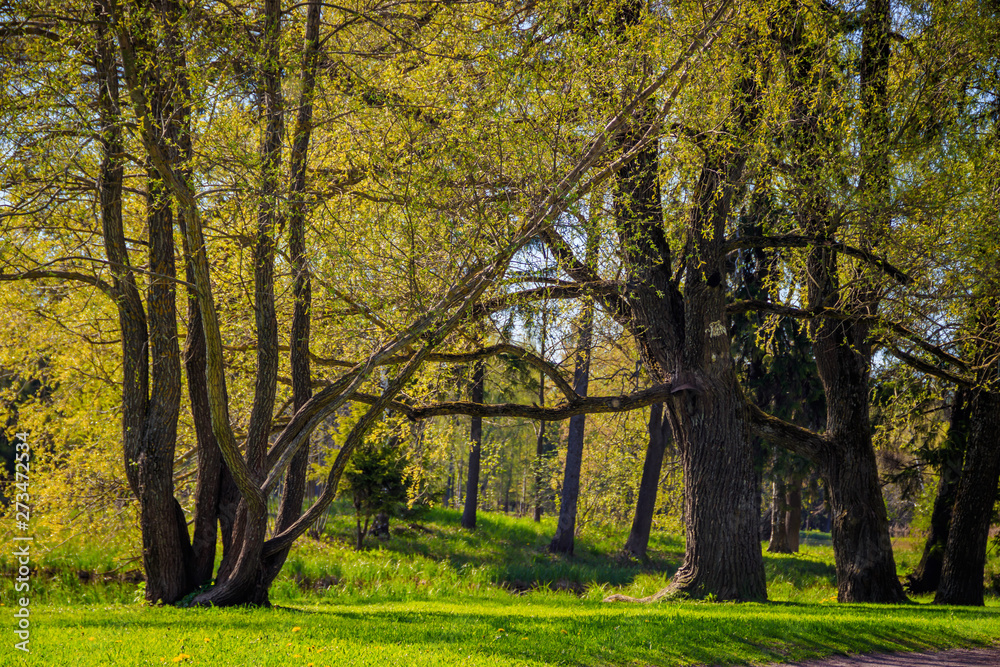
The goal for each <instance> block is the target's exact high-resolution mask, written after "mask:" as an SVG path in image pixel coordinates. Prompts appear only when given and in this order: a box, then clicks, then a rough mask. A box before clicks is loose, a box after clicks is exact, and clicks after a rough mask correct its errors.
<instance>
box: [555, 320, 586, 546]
mask: <svg viewBox="0 0 1000 667" xmlns="http://www.w3.org/2000/svg"><path fill="white" fill-rule="evenodd" d="M593 333H594V303H593V301H588V302H587V303H586V304H585V305H584V307H583V314H582V316H581V321H580V333H579V337H578V340H577V345H576V367H575V368H574V370H573V391H575V392H576V393H577V394H579V395H580V396H586V395H587V390H588V387H589V385H590V345H591V339H592V338H593ZM586 423H587V417H586V415H574V416H573V417H570V420H569V436H568V438H567V441H566V467H565V469H564V470H563V484H562V497H561V498H560V500H559V520H558V521H557V523H556V533H555V535H554V536H553V537H552V541H551V542H550V543H549V551H551V552H552V553H562V554H570V555H572V553H573V539H574V535H575V533H576V506H577V502H578V501H579V498H580V470H581V468H582V467H583V442H584V432H585V430H586Z"/></svg>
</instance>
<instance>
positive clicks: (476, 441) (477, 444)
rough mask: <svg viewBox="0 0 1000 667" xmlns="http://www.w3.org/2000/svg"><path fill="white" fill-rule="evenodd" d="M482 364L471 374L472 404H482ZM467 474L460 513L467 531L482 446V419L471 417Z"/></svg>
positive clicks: (472, 525) (473, 508) (472, 520)
mask: <svg viewBox="0 0 1000 667" xmlns="http://www.w3.org/2000/svg"><path fill="white" fill-rule="evenodd" d="M484 374H485V370H484V364H483V361H482V360H481V359H480V360H479V361H477V362H476V363H475V369H474V370H473V372H472V387H471V391H470V394H471V396H470V398H471V400H472V402H473V403H482V402H483V391H484V386H483V385H484V377H483V376H484ZM469 441H470V443H471V444H470V445H469V473H468V477H467V480H466V487H465V509H464V510H463V512H462V527H463V528H467V529H469V530H475V528H476V508H477V507H478V504H479V466H480V457H481V454H482V446H483V418H482V417H473V418H472V425H471V426H470V427H469Z"/></svg>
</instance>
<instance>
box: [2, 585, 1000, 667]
mask: <svg viewBox="0 0 1000 667" xmlns="http://www.w3.org/2000/svg"><path fill="white" fill-rule="evenodd" d="M33 620H34V625H33V631H32V638H31V648H32V652H31V654H29V655H27V656H24V655H16V654H17V653H18V652H15V651H11V650H10V649H9V648H8V647H4V648H5V649H6V652H7V653H8V656H9V657H10V658H11V659H10V660H8V661H4V664H12V665H81V666H83V665H164V664H167V665H169V664H180V663H183V664H200V665H232V666H234V667H235V666H240V665H247V666H250V665H259V666H269V665H275V666H277V665H313V666H318V665H330V666H331V667H334V666H341V665H377V666H379V667H384V666H389V665H483V666H496V665H703V664H708V665H735V664H747V663H751V664H763V663H767V662H771V661H785V660H800V659H805V658H811V657H819V656H823V655H828V654H831V653H857V652H868V651H893V650H915V649H928V648H942V647H950V646H969V645H990V644H991V643H992V642H994V640H995V639H996V638H997V637H1000V609H998V608H996V607H990V608H987V609H953V608H932V607H929V606H915V605H908V606H896V607H875V606H865V605H832V604H802V603H767V604H739V605H737V604H713V603H694V602H672V603H660V604H656V605H632V604H620V603H617V604H605V603H601V602H595V601H592V600H577V599H575V598H572V597H570V596H568V595H566V594H553V593H538V594H529V595H526V596H520V597H519V596H509V597H507V598H497V597H485V598H475V597H467V598H462V599H458V600H427V599H417V600H409V601H399V602H374V601H371V600H360V599H359V600H352V601H344V602H340V603H324V604H313V605H298V606H296V607H294V608H280V609H271V610H246V609H236V610H233V609H226V610H219V609H176V608H169V607H161V608H140V607H136V606H131V607H130V606H110V607H70V608H48V609H45V610H43V611H40V612H38V613H36V615H35V617H34V619H33ZM12 654H13V655H12Z"/></svg>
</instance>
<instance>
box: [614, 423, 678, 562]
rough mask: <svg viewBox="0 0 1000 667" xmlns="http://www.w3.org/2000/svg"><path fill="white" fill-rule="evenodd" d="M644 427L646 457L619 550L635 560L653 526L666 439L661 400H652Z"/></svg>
mask: <svg viewBox="0 0 1000 667" xmlns="http://www.w3.org/2000/svg"><path fill="white" fill-rule="evenodd" d="M647 430H648V432H649V444H648V445H647V446H646V458H645V460H643V462H642V479H641V480H640V481H639V493H638V496H637V498H636V503H635V516H633V518H632V528H631V530H629V534H628V539H627V540H625V547H624V548H623V549H622V552H623V553H624V554H625V555H626V556H628V557H630V558H637V559H639V560H645V559H646V549H647V548H648V547H649V535H650V532H651V531H652V528H653V513H654V512H655V511H656V496H657V493H658V492H659V487H660V471H661V470H662V469H663V456H664V454H665V453H666V451H667V443H668V442H669V441H670V423H669V422H668V421H667V420H665V419H664V418H663V404H662V403H654V404H653V405H651V406H650V407H649V423H648V426H647Z"/></svg>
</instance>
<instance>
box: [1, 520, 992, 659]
mask: <svg viewBox="0 0 1000 667" xmlns="http://www.w3.org/2000/svg"><path fill="white" fill-rule="evenodd" d="M458 520H459V517H458V514H457V513H456V512H452V511H448V510H435V511H434V512H431V513H430V514H428V515H425V516H422V517H420V518H411V519H408V520H404V521H400V522H397V523H396V525H395V527H394V530H395V534H394V537H393V538H392V539H390V540H389V541H388V542H386V543H378V542H373V543H372V548H371V549H369V550H367V551H364V552H360V553H359V552H355V551H353V550H352V549H351V548H350V546H349V544H350V527H351V526H350V523H349V521H348V517H343V518H339V519H335V520H332V521H331V526H330V527H329V533H328V535H327V536H326V538H325V539H324V540H323V541H320V542H315V541H305V542H303V543H301V544H300V545H298V546H297V547H296V549H295V551H294V552H293V554H292V556H291V558H290V559H289V562H288V565H287V566H286V568H285V570H284V572H283V574H282V576H281V578H280V579H279V580H278V582H276V584H275V586H274V587H273V589H272V601H273V602H274V603H275V604H276V605H277V606H276V608H274V609H270V610H246V609H240V610H216V609H176V608H169V607H168V608H162V607H161V608H150V607H146V606H143V605H139V604H136V603H134V602H133V600H134V598H135V595H136V592H137V587H136V584H134V583H128V582H123V581H111V582H104V583H98V584H94V583H92V582H93V580H94V577H93V576H90V577H88V576H83V577H81V576H80V570H81V569H83V570H86V569H87V568H93V569H94V570H97V571H98V572H101V571H107V570H109V569H111V568H112V567H113V566H115V563H116V562H117V561H116V558H118V559H120V558H122V556H121V555H119V556H117V557H116V556H114V554H112V553H111V551H113V550H108V549H104V550H103V551H101V550H97V551H98V552H99V553H95V551H94V549H93V545H90V546H88V547H82V546H79V545H77V546H73V545H67V546H65V547H63V548H62V550H61V551H53V552H50V553H49V554H47V556H46V558H45V559H43V560H42V562H41V570H40V571H39V572H37V573H36V574H35V575H34V576H33V581H32V584H33V586H34V587H35V589H36V590H35V593H36V595H35V596H34V597H33V599H32V608H31V610H32V618H31V622H32V626H31V643H30V646H31V649H32V650H31V653H30V654H29V655H25V654H23V653H22V652H20V651H15V650H14V649H13V644H14V641H15V639H14V636H13V632H11V631H8V646H6V647H3V648H2V649H0V656H3V659H0V665H7V664H11V665H59V666H62V665H161V664H166V665H169V664H202V665H223V666H225V665H233V666H237V665H310V664H311V665H313V666H314V667H315V666H319V665H331V666H334V665H337V666H340V665H378V666H379V667H390V666H392V665H457V664H463V665H464V664H467V665H549V664H551V665H601V666H605V665H700V664H709V665H732V664H763V663H767V662H772V661H790V660H800V659H804V658H809V657H818V656H822V655H829V654H831V653H856V652H867V651H893V650H914V649H929V648H945V647H954V646H984V645H993V644H995V643H1000V606H997V605H996V604H995V598H990V603H989V605H988V606H987V607H986V608H985V609H963V608H947V607H934V606H931V605H929V604H926V599H924V600H923V602H924V604H913V605H904V606H894V607H885V606H867V605H838V604H836V603H835V602H833V601H832V600H833V598H834V597H835V588H834V586H833V582H834V572H833V565H832V553H831V548H830V546H829V542H828V536H823V535H813V536H810V539H809V540H807V542H806V544H807V546H804V547H803V550H802V552H801V553H799V554H795V555H788V556H770V555H766V557H765V562H766V566H767V573H768V582H769V597H770V599H771V602H769V603H766V604H713V603H699V602H669V603H659V604H655V605H632V604H622V603H617V604H605V603H602V602H601V599H602V598H603V597H604V596H605V595H607V594H608V593H610V592H623V593H626V594H630V595H633V596H639V595H645V594H649V593H652V592H654V591H655V590H657V589H659V588H660V587H661V586H662V585H664V584H665V583H666V581H667V580H668V579H669V576H670V574H671V573H672V572H673V571H674V569H676V567H677V565H678V564H679V562H680V557H681V554H682V551H683V544H682V542H681V541H680V540H678V539H677V538H676V537H671V536H666V535H658V536H657V537H656V539H655V541H654V543H653V544H652V558H651V560H650V562H649V563H646V564H638V563H621V562H619V561H617V560H616V559H615V558H614V554H615V553H616V552H617V549H618V547H619V546H620V544H621V543H622V540H623V539H624V535H623V534H622V533H620V532H619V531H615V530H606V531H603V530H597V529H589V530H587V531H586V533H585V534H586V538H585V539H583V540H581V541H580V543H579V545H578V549H577V551H578V553H577V555H576V556H575V557H574V558H572V559H565V558H560V557H554V556H551V555H549V554H547V553H546V552H545V550H544V547H545V545H546V544H547V540H548V537H549V535H551V530H552V527H553V526H552V524H551V520H550V521H548V522H546V521H543V522H542V524H541V525H539V524H535V523H533V522H531V521H530V520H527V519H515V518H512V517H505V516H502V515H489V514H485V515H482V516H481V518H480V526H479V530H477V531H476V533H473V534H470V533H468V532H467V531H464V530H462V529H461V528H460V527H459V526H458ZM899 546H900V547H901V548H900V549H899V551H898V552H897V561H899V562H900V563H901V567H903V566H907V567H908V566H909V565H911V564H912V562H913V561H914V559H915V558H916V556H917V553H916V551H915V547H917V546H919V543H918V542H917V543H914V542H901V543H899ZM102 559H104V560H102ZM3 565H4V567H7V566H8V565H7V563H6V562H4V563H3ZM120 571H121V570H120ZM81 578H82V579H89V581H88V582H87V583H84V582H82V581H81ZM98 579H99V577H98ZM11 593H12V591H11V586H10V578H9V577H7V578H5V581H4V583H3V588H2V598H0V601H2V602H3V603H4V604H5V605H7V608H9V607H10V605H11ZM0 613H2V612H0ZM4 615H5V616H7V617H8V618H9V619H10V620H11V625H10V626H9V627H11V629H13V623H12V620H13V619H12V618H11V616H10V614H9V613H8V614H4Z"/></svg>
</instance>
